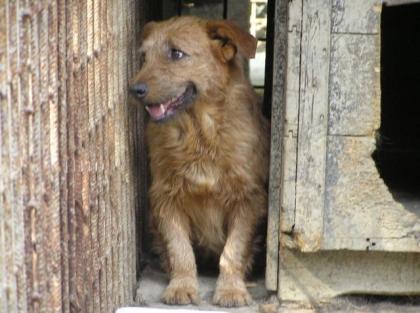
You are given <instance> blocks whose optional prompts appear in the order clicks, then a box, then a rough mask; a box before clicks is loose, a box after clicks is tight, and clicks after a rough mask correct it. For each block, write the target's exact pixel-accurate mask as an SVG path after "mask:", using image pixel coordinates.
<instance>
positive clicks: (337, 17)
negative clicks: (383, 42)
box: [331, 0, 382, 34]
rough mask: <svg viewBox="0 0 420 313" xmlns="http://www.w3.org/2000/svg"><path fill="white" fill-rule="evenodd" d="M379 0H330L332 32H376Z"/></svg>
mask: <svg viewBox="0 0 420 313" xmlns="http://www.w3.org/2000/svg"><path fill="white" fill-rule="evenodd" d="M381 6H382V1H381V0H352V1H346V0H332V16H331V18H332V21H331V23H332V32H333V33H359V34H377V33H379V31H380V16H381Z"/></svg>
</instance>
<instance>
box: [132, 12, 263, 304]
mask: <svg viewBox="0 0 420 313" xmlns="http://www.w3.org/2000/svg"><path fill="white" fill-rule="evenodd" d="M140 50H141V53H142V67H141V69H140V71H139V73H138V74H137V75H136V76H135V77H134V79H133V81H132V85H131V87H130V90H131V92H132V93H133V94H134V96H135V97H136V98H138V99H139V100H140V101H141V103H142V104H143V105H144V106H145V108H146V110H147V111H148V112H149V115H150V121H149V122H148V126H147V141H148V145H149V153H150V165H151V173H152V186H151V188H150V201H151V209H152V212H151V216H152V223H153V225H154V227H155V229H156V235H157V239H158V240H159V242H160V247H161V248H162V252H163V256H164V258H165V260H166V265H167V268H168V270H169V272H170V283H169V285H168V287H167V288H166V290H165V292H164V294H163V301H164V302H166V303H169V304H187V303H191V302H193V303H197V302H199V296H198V292H197V289H198V283H197V266H196V261H195V254H194V251H196V253H197V251H201V253H200V255H198V254H199V253H197V257H199V256H202V252H203V251H204V252H205V253H206V254H212V255H215V256H217V257H218V258H219V257H220V261H219V270H220V275H219V278H218V281H217V286H216V290H215V293H214V298H213V301H214V303H215V304H219V305H222V306H241V305H246V304H249V303H250V302H251V301H252V299H251V296H250V294H249V293H248V291H247V288H246V285H245V283H244V276H245V274H246V272H247V271H248V270H249V268H250V266H251V263H252V256H253V251H254V249H253V243H254V241H255V240H254V239H255V236H256V228H257V225H258V224H259V223H260V222H261V221H262V220H263V219H264V218H265V215H266V203H267V199H266V198H267V194H266V187H265V184H266V180H267V167H268V151H267V149H268V127H267V122H266V121H265V119H264V118H263V116H262V113H261V110H260V107H259V105H258V101H257V96H256V95H255V93H254V91H253V88H252V86H251V85H250V83H249V81H248V79H247V77H246V75H245V74H244V70H243V63H244V59H245V58H252V57H253V56H254V54H255V50H256V40H255V38H254V37H252V36H251V35H250V34H248V33H247V32H245V31H243V30H241V29H240V28H238V27H237V26H236V25H234V24H233V23H231V22H227V21H211V20H203V19H199V18H196V17H178V18H172V19H170V20H168V21H164V22H159V23H156V22H151V23H149V24H147V25H146V26H145V28H144V30H143V34H142V45H141V49H140Z"/></svg>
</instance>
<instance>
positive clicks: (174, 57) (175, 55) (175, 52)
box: [170, 48, 186, 60]
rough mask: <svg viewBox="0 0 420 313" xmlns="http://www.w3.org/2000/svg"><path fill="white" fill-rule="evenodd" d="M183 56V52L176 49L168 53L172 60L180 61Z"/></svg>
mask: <svg viewBox="0 0 420 313" xmlns="http://www.w3.org/2000/svg"><path fill="white" fill-rule="evenodd" d="M185 55H186V54H185V52H183V51H181V50H178V49H174V48H172V49H171V52H170V57H171V59H172V60H180V59H182V58H183V57H184V56H185Z"/></svg>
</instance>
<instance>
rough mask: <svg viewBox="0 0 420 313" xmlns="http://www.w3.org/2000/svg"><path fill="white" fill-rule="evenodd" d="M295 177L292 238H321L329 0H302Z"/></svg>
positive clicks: (305, 246)
mask: <svg viewBox="0 0 420 313" xmlns="http://www.w3.org/2000/svg"><path fill="white" fill-rule="evenodd" d="M302 19H303V24H302V50H301V54H302V56H301V81H300V106H299V129H298V158H297V183H296V224H295V225H296V226H295V229H294V235H295V241H296V244H297V245H298V246H299V248H300V249H301V250H302V251H316V250H318V249H319V248H320V246H321V243H322V232H323V212H324V197H325V163H326V151H327V124H328V83H329V79H328V78H329V62H330V34H331V0H316V1H312V0H311V1H309V0H305V1H303V17H302Z"/></svg>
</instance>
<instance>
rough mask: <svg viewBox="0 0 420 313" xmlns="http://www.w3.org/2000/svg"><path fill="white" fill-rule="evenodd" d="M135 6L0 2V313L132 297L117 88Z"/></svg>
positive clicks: (131, 208)
mask: <svg viewBox="0 0 420 313" xmlns="http://www.w3.org/2000/svg"><path fill="white" fill-rule="evenodd" d="M142 12H143V11H142V4H141V1H139V0H137V1H136V0H106V1H100V0H51V1H42V0H38V1H27V0H5V1H4V0H2V1H0V313H15V312H24V313H26V312H47V313H50V312H51V313H52V312H83V313H88V312H113V311H114V309H115V308H116V307H117V306H119V305H122V304H127V303H129V302H130V301H131V300H132V298H133V293H134V289H135V284H136V260H137V256H136V234H135V215H136V208H137V207H138V198H139V197H138V195H137V192H136V190H137V187H138V177H139V176H138V175H136V171H137V169H138V168H137V165H136V164H138V162H137V161H138V160H137V158H138V156H140V155H142V149H141V147H140V146H139V143H141V142H142V141H141V140H137V138H136V137H137V136H138V134H141V129H142V123H141V121H142V116H141V114H142V113H141V112H140V111H139V112H137V111H136V110H137V109H136V108H135V107H134V106H128V105H127V92H126V90H127V85H128V79H129V78H130V77H131V76H132V74H133V71H134V70H135V69H136V67H137V63H136V61H135V60H136V59H135V56H136V38H137V37H136V35H137V32H138V29H139V25H141V23H142V22H143V21H142V16H141V14H142ZM137 121H139V122H137ZM140 139H141V138H140Z"/></svg>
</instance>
